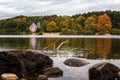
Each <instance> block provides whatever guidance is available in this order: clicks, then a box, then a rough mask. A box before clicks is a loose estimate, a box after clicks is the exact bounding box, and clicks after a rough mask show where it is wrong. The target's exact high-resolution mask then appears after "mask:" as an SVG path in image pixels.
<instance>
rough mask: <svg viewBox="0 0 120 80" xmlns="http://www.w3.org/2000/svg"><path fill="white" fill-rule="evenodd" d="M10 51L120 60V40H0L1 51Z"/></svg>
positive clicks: (32, 38) (33, 38)
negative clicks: (18, 50)
mask: <svg viewBox="0 0 120 80" xmlns="http://www.w3.org/2000/svg"><path fill="white" fill-rule="evenodd" d="M9 49H10V50H11V49H21V50H24V49H25V50H26V49H27V50H34V51H41V50H42V51H43V54H46V55H49V56H51V57H53V56H54V57H56V56H61V57H81V58H88V59H98V58H107V59H120V39H119V38H118V39H117V38H113V39H112V38H35V37H31V38H0V50H9ZM56 50H57V51H56Z"/></svg>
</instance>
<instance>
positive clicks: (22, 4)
mask: <svg viewBox="0 0 120 80" xmlns="http://www.w3.org/2000/svg"><path fill="white" fill-rule="evenodd" d="M119 5H120V1H119V0H4V1H3V0H0V19H2V18H6V17H13V16H16V15H29V16H30V15H31V16H32V15H51V14H58V15H74V14H76V13H83V12H88V11H96V10H97V11H98V10H108V9H112V10H120V9H119ZM1 12H2V13H1ZM8 12H9V14H8Z"/></svg>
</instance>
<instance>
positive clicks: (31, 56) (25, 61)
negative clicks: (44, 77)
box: [0, 50, 53, 77]
mask: <svg viewBox="0 0 120 80" xmlns="http://www.w3.org/2000/svg"><path fill="white" fill-rule="evenodd" d="M52 66H53V61H52V60H51V59H50V58H49V57H48V56H45V55H43V54H40V53H35V52H31V51H18V50H14V51H1V52H0V74H2V73H14V74H17V75H18V76H19V77H22V76H27V75H34V74H38V73H40V72H41V70H43V69H45V68H49V67H52Z"/></svg>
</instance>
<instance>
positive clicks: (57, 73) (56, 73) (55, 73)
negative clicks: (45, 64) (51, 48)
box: [43, 67, 63, 77]
mask: <svg viewBox="0 0 120 80" xmlns="http://www.w3.org/2000/svg"><path fill="white" fill-rule="evenodd" d="M43 74H44V75H46V76H47V77H61V76H63V71H62V70H61V69H60V68H58V67H51V68H46V69H44V70H43Z"/></svg>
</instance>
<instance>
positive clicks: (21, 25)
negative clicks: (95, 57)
mask: <svg viewBox="0 0 120 80" xmlns="http://www.w3.org/2000/svg"><path fill="white" fill-rule="evenodd" d="M38 22H40V28H38V29H37V31H36V33H38V34H42V32H60V33H61V34H76V35H83V34H84V35H95V34H100V35H102V34H115V35H119V34H120V11H110V10H108V11H99V12H88V13H83V14H76V15H73V16H57V15H49V16H22V15H21V16H17V17H14V18H9V19H4V20H0V34H30V33H31V32H30V30H29V26H30V25H31V24H32V23H35V24H36V25H37V23H38Z"/></svg>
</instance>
